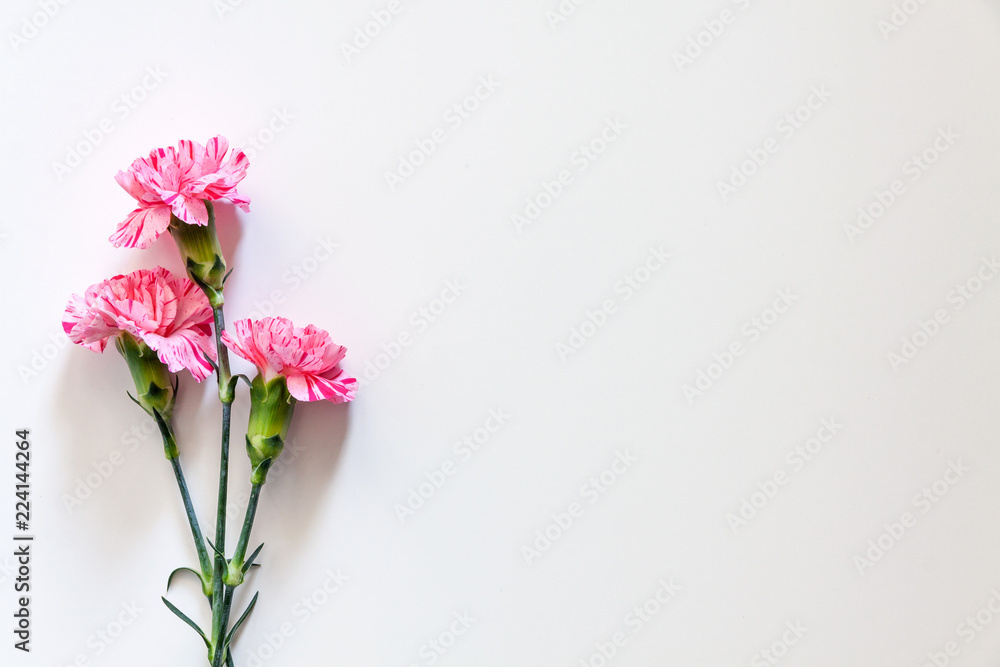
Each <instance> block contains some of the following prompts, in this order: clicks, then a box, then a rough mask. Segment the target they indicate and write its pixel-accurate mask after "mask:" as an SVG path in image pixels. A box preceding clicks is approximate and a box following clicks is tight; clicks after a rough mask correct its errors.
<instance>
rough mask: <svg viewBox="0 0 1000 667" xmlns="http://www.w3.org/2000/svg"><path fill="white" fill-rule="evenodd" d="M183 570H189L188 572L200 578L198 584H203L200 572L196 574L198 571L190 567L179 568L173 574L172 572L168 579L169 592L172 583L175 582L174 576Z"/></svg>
mask: <svg viewBox="0 0 1000 667" xmlns="http://www.w3.org/2000/svg"><path fill="white" fill-rule="evenodd" d="M181 570H187V571H188V572H190V573H191V574H193V575H194V576H196V577H198V583H201V574H200V573H199V572H196V571H194V570H192V569H191V568H189V567H179V568H177V569H176V570H174V571H173V572H171V573H170V576H169V577H167V590H168V591H169V590H170V582H172V581H173V580H174V575H175V574H177V573H178V572H180V571H181Z"/></svg>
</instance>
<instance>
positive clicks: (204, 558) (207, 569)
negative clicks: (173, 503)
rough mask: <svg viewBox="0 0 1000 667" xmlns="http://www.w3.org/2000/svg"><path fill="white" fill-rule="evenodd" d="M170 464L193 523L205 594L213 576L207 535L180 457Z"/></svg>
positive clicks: (192, 529) (193, 534) (193, 536)
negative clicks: (206, 544) (189, 490)
mask: <svg viewBox="0 0 1000 667" xmlns="http://www.w3.org/2000/svg"><path fill="white" fill-rule="evenodd" d="M170 464H171V465H172V466H173V468H174V477H176V478H177V488H179V489H180V491H181V499H182V500H183V501H184V511H185V512H186V513H187V518H188V524H190V525H191V537H192V538H194V546H195V548H196V549H197V550H198V563H199V564H200V565H201V583H202V589H204V590H205V595H208V594H209V591H208V590H207V586H208V582H209V581H211V577H212V562H211V560H210V559H209V557H208V549H207V548H206V547H205V536H204V535H202V532H201V526H200V525H198V517H197V516H196V515H195V512H194V505H193V504H192V503H191V494H190V493H189V492H188V487H187V482H186V481H185V480H184V471H183V470H181V460H180V458H175V459H170Z"/></svg>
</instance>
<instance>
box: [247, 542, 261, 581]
mask: <svg viewBox="0 0 1000 667" xmlns="http://www.w3.org/2000/svg"><path fill="white" fill-rule="evenodd" d="M263 548H264V543H263V542H261V543H260V546H259V547H257V548H256V549H254V552H253V553H252V554H250V558H247V562H245V563H243V574H246V572H247V570H249V569H250V566H252V565H253V562H254V561H255V560H256V559H257V554H259V553H260V550H261V549H263ZM258 567H259V566H258Z"/></svg>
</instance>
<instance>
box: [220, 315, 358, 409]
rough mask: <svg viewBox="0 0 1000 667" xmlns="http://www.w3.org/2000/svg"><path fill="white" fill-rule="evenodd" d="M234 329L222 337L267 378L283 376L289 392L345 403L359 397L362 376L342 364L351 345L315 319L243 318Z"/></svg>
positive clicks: (310, 397)
mask: <svg viewBox="0 0 1000 667" xmlns="http://www.w3.org/2000/svg"><path fill="white" fill-rule="evenodd" d="M232 328H233V331H234V332H235V334H236V335H235V336H232V335H230V334H229V331H228V330H226V331H223V332H222V342H223V343H225V344H226V347H228V348H229V349H230V350H232V351H233V352H234V353H236V354H238V355H240V356H241V357H243V358H244V359H246V360H247V361H249V362H251V363H252V364H254V365H255V366H256V367H257V368H258V369H259V370H260V373H261V375H262V376H263V378H264V381H265V382H270V381H271V380H273V379H275V378H277V377H278V376H283V377H284V378H285V382H286V384H287V386H288V393H289V394H291V395H292V396H293V397H295V398H296V399H298V400H300V401H319V400H324V399H325V400H328V401H333V402H334V403H346V402H347V401H350V400H351V399H353V398H354V394H355V392H356V391H357V388H358V381H357V380H356V379H354V378H351V377H345V376H344V371H343V370H342V369H341V368H340V362H341V360H342V359H343V358H344V355H345V354H346V353H347V348H344V347H342V346H340V345H337V344H336V343H334V342H333V340H332V339H331V338H330V334H328V333H327V332H325V331H323V330H322V329H317V328H316V327H314V326H313V325H311V324H310V325H309V326H307V327H305V328H304V329H300V328H299V327H296V326H295V325H294V324H292V322H291V320H287V319H285V318H284V317H265V318H264V319H262V320H239V321H237V322H234V323H233V327H232Z"/></svg>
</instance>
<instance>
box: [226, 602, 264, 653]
mask: <svg viewBox="0 0 1000 667" xmlns="http://www.w3.org/2000/svg"><path fill="white" fill-rule="evenodd" d="M258 595H260V591H257V592H256V593H254V594H253V599H252V600H250V604H249V605H247V609H246V611H244V612H243V615H242V616H240V620H238V621H236V624H235V625H234V626H233V629H232V630H230V631H229V636H227V637H226V643H225V644H224V646H225V647H226V648H228V647H229V642H231V641H233V637H234V636H235V635H236V631H237V630H239V629H240V625H242V624H243V621H245V620H246V618H247V616H249V615H250V612H251V611H253V606H254V605H255V604H257V596H258Z"/></svg>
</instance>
